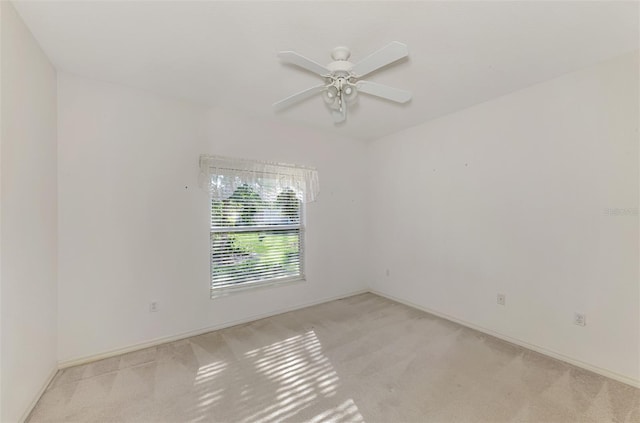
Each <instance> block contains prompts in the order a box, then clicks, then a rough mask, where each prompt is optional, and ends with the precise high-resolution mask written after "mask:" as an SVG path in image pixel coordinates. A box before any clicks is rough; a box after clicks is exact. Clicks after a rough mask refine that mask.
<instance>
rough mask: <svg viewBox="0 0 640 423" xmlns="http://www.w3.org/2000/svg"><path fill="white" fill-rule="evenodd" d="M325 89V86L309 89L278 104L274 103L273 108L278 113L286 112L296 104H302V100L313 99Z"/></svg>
mask: <svg viewBox="0 0 640 423" xmlns="http://www.w3.org/2000/svg"><path fill="white" fill-rule="evenodd" d="M325 88H326V87H325V86H324V84H322V85H316V86H315V87H311V88H307V89H306V90H304V91H300V92H299V93H295V94H293V95H290V96H289V97H287V98H285V99H283V100H280V101H278V102H277V103H273V108H274V109H276V111H280V110H284V109H286V108H287V107H289V106H293V105H294V104H296V103H299V102H301V101H302V100H305V99H307V98H309V97H313V96H314V95H316V94H318V93H319V92H321V91H323V90H324V89H325Z"/></svg>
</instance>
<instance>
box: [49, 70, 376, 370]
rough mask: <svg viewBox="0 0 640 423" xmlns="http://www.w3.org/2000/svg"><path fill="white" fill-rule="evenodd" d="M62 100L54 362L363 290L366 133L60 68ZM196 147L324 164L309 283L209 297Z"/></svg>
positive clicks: (310, 242)
mask: <svg viewBox="0 0 640 423" xmlns="http://www.w3.org/2000/svg"><path fill="white" fill-rule="evenodd" d="M58 99H59V101H58V113H59V147H58V160H59V175H58V178H59V232H60V246H59V248H60V254H59V257H60V259H59V267H60V271H59V280H60V284H59V301H60V302H59V309H60V321H59V328H60V337H59V359H60V361H62V362H66V361H69V360H74V359H80V358H83V357H87V356H91V355H95V354H100V353H104V352H107V351H111V350H116V349H120V348H124V347H129V346H131V345H135V344H139V343H142V342H146V341H150V340H153V339H157V338H162V337H168V336H173V335H177V334H182V333H186V332H189V331H193V330H197V329H201V328H207V327H212V326H219V325H226V324H229V323H231V322H235V321H238V320H243V319H247V318H250V317H252V316H256V315H262V314H267V313H273V312H277V311H279V310H283V309H288V308H292V307H298V306H302V305H304V304H308V303H312V302H316V301H320V300H323V299H329V298H332V297H336V296H342V295H345V294H349V293H352V292H354V291H357V290H361V289H364V288H365V283H364V278H363V276H362V275H361V269H362V268H363V267H364V262H363V259H364V253H363V252H362V239H363V236H364V220H363V219H362V213H363V212H364V208H363V207H364V193H363V190H362V189H361V187H362V186H363V183H364V177H365V172H364V169H365V163H364V159H365V158H364V155H365V145H364V143H361V142H356V141H353V140H350V139H345V138H338V137H335V136H327V135H321V134H318V133H314V132H310V131H308V130H302V129H293V128H291V127H287V126H281V125H278V124H266V123H262V122H260V121H257V120H251V119H248V118H246V117H243V118H239V117H234V116H232V115H229V114H225V113H222V112H220V111H216V110H210V111H207V110H204V109H200V108H198V107H197V106H195V105H191V104H187V103H182V102H180V101H177V100H170V99H166V98H163V97H159V96H156V95H152V94H149V93H146V92H143V91H138V90H133V89H129V88H125V87H122V86H118V85H111V84H106V83H100V82H94V81H91V80H86V79H81V78H78V77H75V76H72V75H68V74H63V73H60V74H59V78H58ZM201 153H209V154H222V155H228V156H237V157H246V158H255V159H266V160H273V161H279V162H285V163H286V162H289V163H299V164H304V165H312V166H317V167H318V168H319V172H320V186H321V194H320V199H319V200H318V201H317V202H316V203H312V204H309V205H308V209H307V228H308V229H307V242H306V254H307V255H306V257H307V269H306V270H307V271H306V273H307V281H306V282H305V283H301V284H295V285H288V286H282V287H277V288H265V289H261V290H258V291H252V292H247V293H238V294H234V295H231V296H228V297H223V298H219V299H215V300H211V299H209V287H208V286H209V233H208V227H209V226H208V225H209V215H208V213H209V212H208V210H209V207H208V194H207V193H206V192H205V191H203V190H201V189H200V188H199V187H198V186H197V177H198V173H199V172H198V156H199V154H201ZM152 300H156V301H158V302H159V305H160V311H159V312H157V313H149V311H148V304H149V302H150V301H152Z"/></svg>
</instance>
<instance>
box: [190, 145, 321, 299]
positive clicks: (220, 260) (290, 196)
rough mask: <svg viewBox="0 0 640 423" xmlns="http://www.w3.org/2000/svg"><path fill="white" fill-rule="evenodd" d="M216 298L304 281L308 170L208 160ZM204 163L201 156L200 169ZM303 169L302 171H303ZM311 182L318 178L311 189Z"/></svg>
mask: <svg viewBox="0 0 640 423" xmlns="http://www.w3.org/2000/svg"><path fill="white" fill-rule="evenodd" d="M205 159H206V160H205V165H204V168H205V170H206V175H205V176H206V177H207V180H208V184H209V189H210V194H211V195H210V200H211V201H210V207H211V225H210V240H211V242H210V246H211V250H210V254H211V256H210V258H211V295H212V297H216V296H219V295H224V294H226V293H228V292H229V291H236V290H243V289H247V288H252V287H256V286H263V285H267V284H275V283H281V282H288V281H293V280H301V279H304V202H303V201H302V200H305V199H308V198H309V195H308V191H309V189H310V188H311V189H313V186H315V187H316V188H315V191H316V192H317V174H316V172H315V170H313V169H309V168H299V167H293V166H291V165H276V164H270V163H269V164H266V163H262V162H251V161H245V160H236V159H225V158H219V157H211V156H205ZM202 162H203V159H202V158H201V167H203V165H202ZM300 169H302V172H300ZM309 178H311V179H312V180H313V183H312V184H311V185H312V186H311V187H307V186H308V185H309V183H308V182H309Z"/></svg>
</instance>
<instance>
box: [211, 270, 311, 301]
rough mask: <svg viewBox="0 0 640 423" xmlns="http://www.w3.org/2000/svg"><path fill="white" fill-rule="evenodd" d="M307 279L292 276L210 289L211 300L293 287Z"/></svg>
mask: <svg viewBox="0 0 640 423" xmlns="http://www.w3.org/2000/svg"><path fill="white" fill-rule="evenodd" d="M306 280H307V279H306V277H305V276H304V275H303V276H293V277H290V278H283V279H277V280H273V281H259V282H247V283H243V284H240V285H239V286H227V287H224V288H212V289H211V299H212V300H214V299H216V298H221V297H226V296H228V295H234V294H239V293H242V292H247V291H256V290H259V289H265V288H275V287H280V286H285V285H293V284H296V283H299V282H305V281H306Z"/></svg>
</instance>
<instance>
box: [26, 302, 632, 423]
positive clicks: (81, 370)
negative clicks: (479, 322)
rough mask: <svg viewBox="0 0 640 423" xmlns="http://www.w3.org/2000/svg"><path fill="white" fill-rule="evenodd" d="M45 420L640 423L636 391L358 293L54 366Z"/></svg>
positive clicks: (34, 418) (36, 415)
mask: <svg viewBox="0 0 640 423" xmlns="http://www.w3.org/2000/svg"><path fill="white" fill-rule="evenodd" d="M51 421H64V422H112V421H122V422H187V421H189V422H199V421H202V422H211V421H219V422H277V421H290V422H303V421H304V422H307V421H309V422H325V421H336V422H363V421H366V422H507V421H509V422H511V421H513V422H640V391H639V390H638V389H635V388H632V387H630V386H627V385H624V384H622V383H618V382H615V381H613V380H610V379H607V378H604V377H601V376H598V375H596V374H593V373H590V372H588V371H585V370H581V369H578V368H576V367H573V366H570V365H568V364H564V363H562V362H560V361H557V360H554V359H551V358H548V357H545V356H543V355H540V354H537V353H534V352H531V351H528V350H525V349H523V348H520V347H517V346H514V345H511V344H509V343H506V342H503V341H500V340H497V339H495V338H492V337H490V336H487V335H483V334H481V333H479V332H476V331H473V330H470V329H467V328H464V327H462V326H459V325H457V324H455V323H451V322H448V321H446V320H443V319H440V318H437V317H434V316H431V315H429V314H426V313H423V312H421V311H417V310H414V309H411V308H409V307H406V306H404V305H400V304H397V303H394V302H392V301H389V300H386V299H384V298H381V297H378V296H375V295H372V294H363V295H358V296H355V297H351V298H348V299H344V300H339V301H333V302H330V303H326V304H322V305H319V306H315V307H310V308H306V309H303V310H299V311H295V312H291V313H286V314H282V315H279V316H276V317H271V318H268V319H263V320H259V321H256V322H253V323H249V324H245V325H240V326H236V327H233V328H229V329H225V330H220V331H216V332H211V333H208V334H205V335H201V336H196V337H193V338H189V339H186V340H182V341H178V342H173V343H170V344H165V345H161V346H158V347H154V348H148V349H145V350H142V351H138V352H133V353H129V354H124V355H122V356H118V357H114V358H110V359H106V360H102V361H98V362H94V363H91V364H87V365H83V366H78V367H73V368H69V369H66V370H63V371H61V372H59V373H58V375H57V376H56V378H55V379H54V381H53V382H52V384H51V386H50V387H49V389H48V390H47V391H46V392H45V394H44V395H43V397H42V398H41V400H40V402H39V403H38V404H37V406H36V408H35V409H34V411H33V413H32V415H31V417H30V422H31V423H37V422H51Z"/></svg>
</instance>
